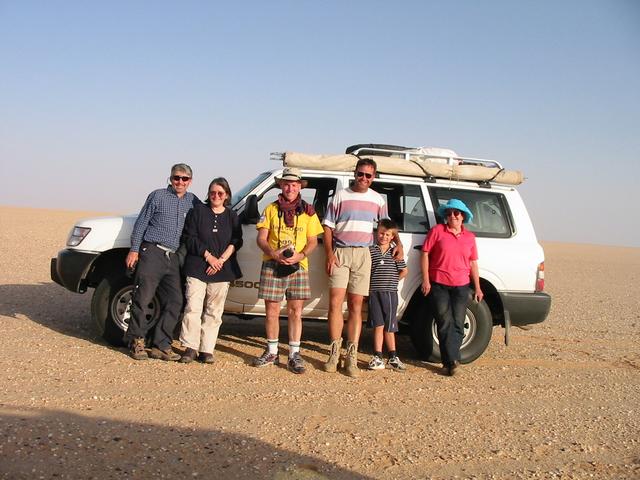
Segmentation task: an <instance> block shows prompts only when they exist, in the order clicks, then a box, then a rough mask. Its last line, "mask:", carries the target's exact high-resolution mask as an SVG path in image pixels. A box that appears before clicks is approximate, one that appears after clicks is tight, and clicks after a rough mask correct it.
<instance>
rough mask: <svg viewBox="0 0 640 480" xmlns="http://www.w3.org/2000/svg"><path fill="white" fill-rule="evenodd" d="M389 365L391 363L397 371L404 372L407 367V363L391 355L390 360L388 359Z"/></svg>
mask: <svg viewBox="0 0 640 480" xmlns="http://www.w3.org/2000/svg"><path fill="white" fill-rule="evenodd" d="M387 365H389V366H390V367H391V368H392V369H393V370H395V371H396V372H404V371H405V370H406V369H407V367H406V365H405V364H404V363H402V362H401V361H400V359H399V358H398V357H397V356H395V357H391V358H390V359H389V360H387Z"/></svg>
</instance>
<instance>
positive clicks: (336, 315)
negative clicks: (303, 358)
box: [323, 158, 403, 377]
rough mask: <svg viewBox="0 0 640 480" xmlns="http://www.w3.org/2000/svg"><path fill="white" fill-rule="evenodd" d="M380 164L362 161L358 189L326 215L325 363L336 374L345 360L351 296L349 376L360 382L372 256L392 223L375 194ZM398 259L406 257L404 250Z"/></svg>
mask: <svg viewBox="0 0 640 480" xmlns="http://www.w3.org/2000/svg"><path fill="white" fill-rule="evenodd" d="M376 168H377V166H376V162H375V161H374V160H373V159H370V158H361V159H359V160H358V162H357V163H356V168H355V172H354V177H355V181H354V183H353V185H352V186H351V187H349V188H346V189H344V190H340V191H338V192H336V194H335V195H334V197H333V199H332V201H331V203H330V204H329V207H328V209H327V214H326V216H325V219H324V222H323V225H324V248H325V253H326V256H327V260H326V270H327V274H328V275H329V289H330V290H329V291H330V303H329V322H328V323H329V338H330V340H331V345H330V354H329V359H328V361H327V363H325V364H324V370H325V371H326V372H335V371H336V370H337V368H338V362H339V361H340V348H341V347H342V329H343V327H344V318H343V315H342V304H343V302H344V298H345V295H346V296H347V306H348V309H349V314H348V317H347V356H346V358H345V363H344V366H345V372H346V374H347V375H349V376H350V377H357V376H358V375H359V370H358V340H359V339H360V330H361V329H362V302H363V300H364V297H365V296H367V295H368V294H369V276H370V275H371V255H370V253H369V245H371V244H373V226H374V222H376V221H379V220H381V219H383V218H388V214H387V206H386V204H385V202H384V199H383V198H382V196H381V195H380V194H379V193H378V192H376V191H374V190H371V189H370V188H369V187H370V186H371V184H372V183H373V179H374V177H375V175H376ZM395 242H396V244H398V247H399V248H397V249H396V250H397V251H396V255H399V256H400V258H402V255H403V252H402V246H401V245H400V244H399V239H398V238H397V235H396V238H395Z"/></svg>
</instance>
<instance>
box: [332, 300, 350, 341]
mask: <svg viewBox="0 0 640 480" xmlns="http://www.w3.org/2000/svg"><path fill="white" fill-rule="evenodd" d="M346 293H347V289H346V288H331V289H329V340H330V341H334V340H337V339H338V338H341V337H342V329H343V328H344V316H343V313H342V304H343V303H344V296H345V294H346Z"/></svg>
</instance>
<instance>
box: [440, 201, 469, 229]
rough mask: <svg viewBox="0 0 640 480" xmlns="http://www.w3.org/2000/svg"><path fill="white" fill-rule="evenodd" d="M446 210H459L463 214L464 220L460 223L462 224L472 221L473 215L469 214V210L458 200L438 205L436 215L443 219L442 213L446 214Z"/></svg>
mask: <svg viewBox="0 0 640 480" xmlns="http://www.w3.org/2000/svg"><path fill="white" fill-rule="evenodd" d="M447 210H460V211H461V212H462V213H464V220H463V221H462V223H469V222H470V221H471V220H473V213H471V210H469V208H468V207H467V206H466V205H465V204H464V202H463V201H462V200H458V199H457V198H452V199H450V200H449V201H448V202H447V203H445V204H444V205H440V206H439V207H438V212H437V213H438V215H439V216H441V217H442V218H445V216H444V212H446V211H447Z"/></svg>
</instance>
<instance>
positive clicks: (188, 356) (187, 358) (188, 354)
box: [180, 347, 198, 363]
mask: <svg viewBox="0 0 640 480" xmlns="http://www.w3.org/2000/svg"><path fill="white" fill-rule="evenodd" d="M197 356H198V352H196V351H195V350H194V349H193V348H189V347H187V349H186V350H185V351H184V353H183V354H182V357H180V363H191V362H193V361H194V360H195V359H196V357H197Z"/></svg>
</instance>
